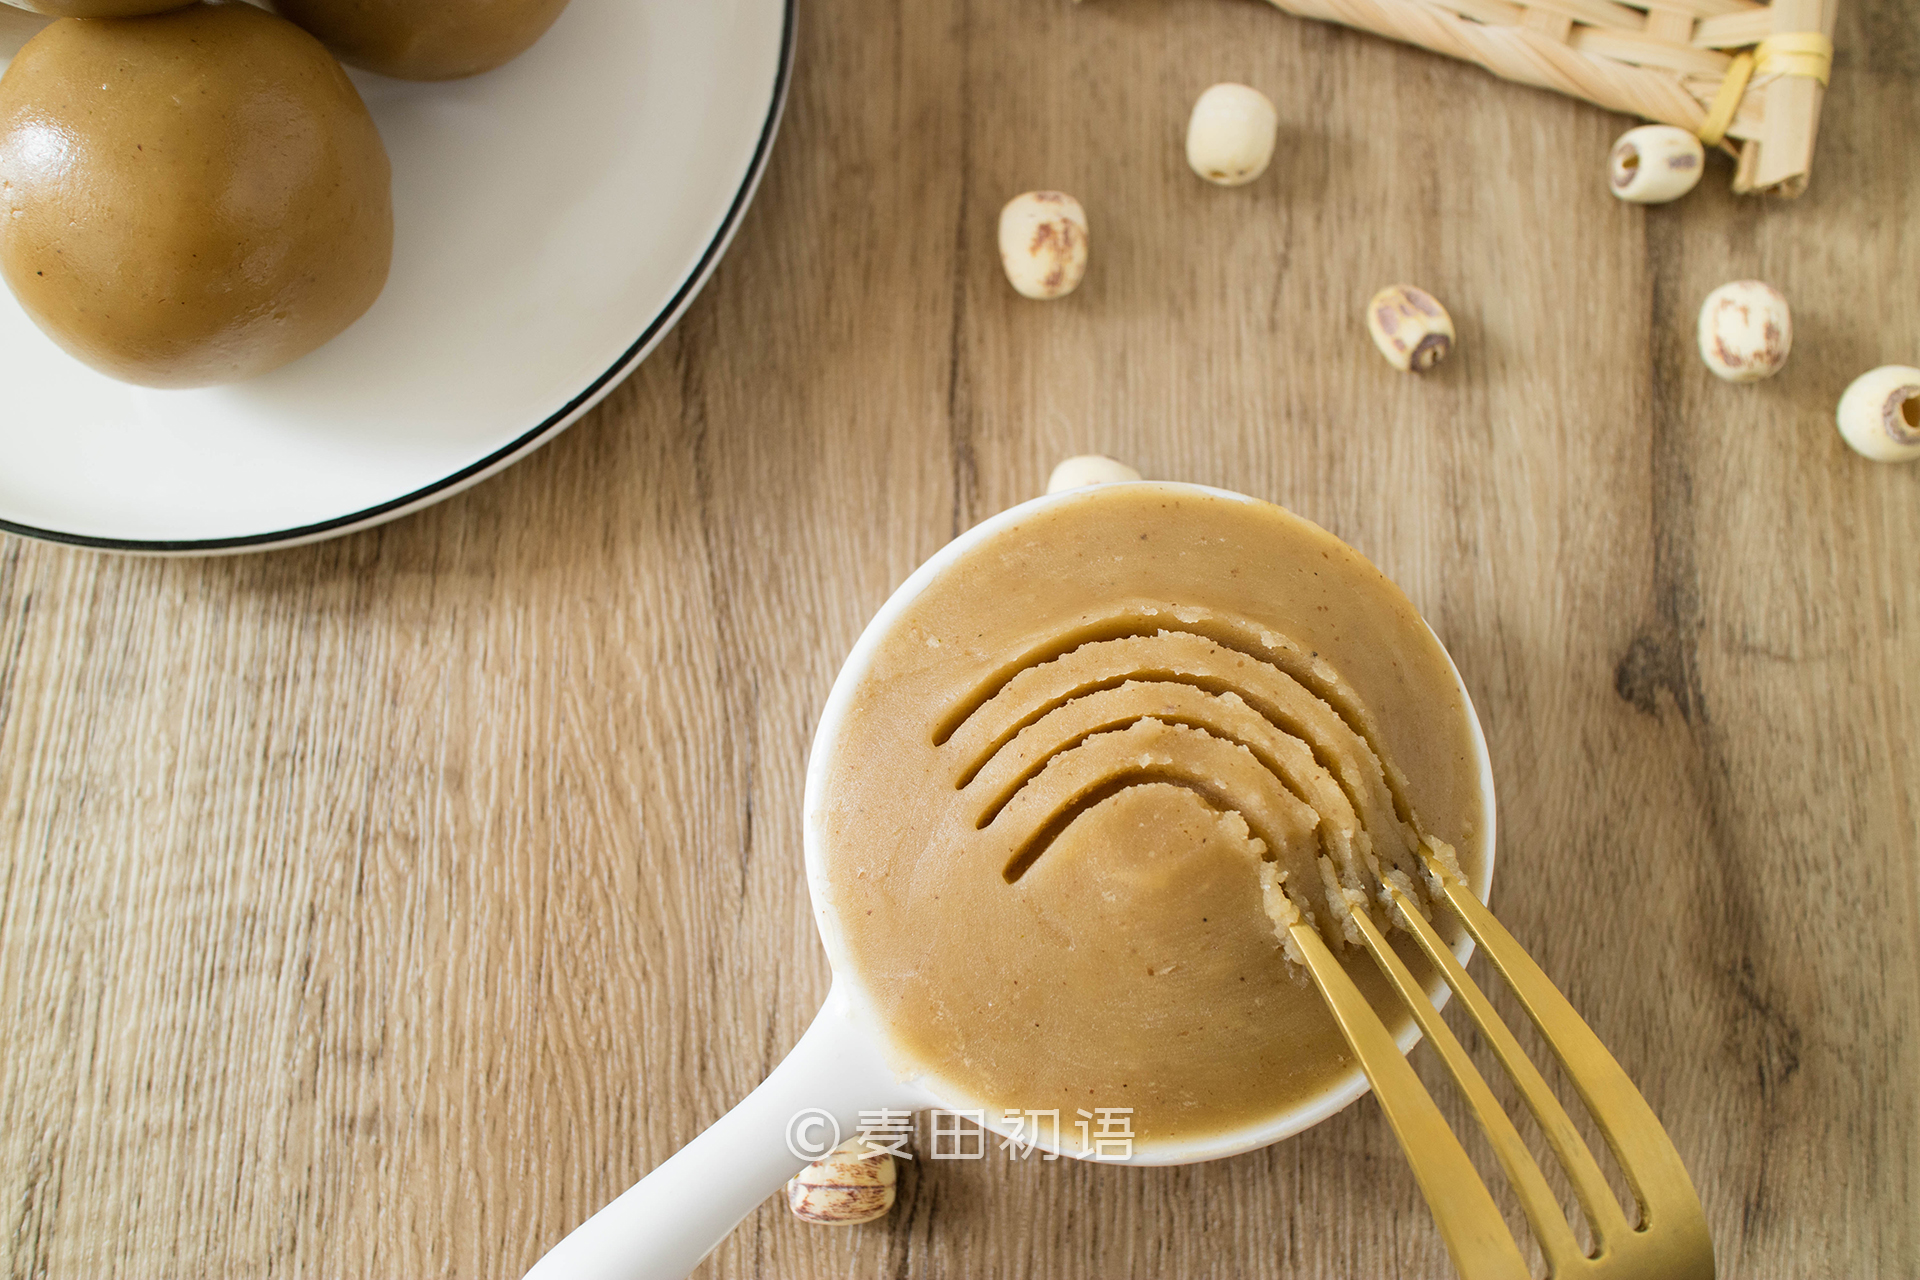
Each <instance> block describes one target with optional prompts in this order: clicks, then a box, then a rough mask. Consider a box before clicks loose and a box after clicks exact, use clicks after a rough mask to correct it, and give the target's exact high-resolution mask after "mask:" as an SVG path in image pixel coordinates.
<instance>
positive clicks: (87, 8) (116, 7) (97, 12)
mask: <svg viewBox="0 0 1920 1280" xmlns="http://www.w3.org/2000/svg"><path fill="white" fill-rule="evenodd" d="M3 2H4V3H6V4H10V5H12V6H13V7H14V8H16V9H25V10H26V11H27V12H28V13H44V14H46V15H47V16H48V17H50V18H134V17H139V16H140V15H141V14H146V13H165V12H166V11H167V10H169V9H179V8H184V7H185V6H187V5H189V4H192V3H193V0H3Z"/></svg>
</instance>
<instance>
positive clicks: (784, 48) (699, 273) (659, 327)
mask: <svg viewBox="0 0 1920 1280" xmlns="http://www.w3.org/2000/svg"><path fill="white" fill-rule="evenodd" d="M797 4H798V0H786V3H785V6H784V8H785V13H784V15H783V17H782V20H781V32H780V65H779V67H778V68H777V69H776V71H775V73H774V80H773V95H772V99H771V101H770V102H769V103H768V104H767V119H766V123H765V124H763V125H762V126H761V128H760V138H759V140H758V141H757V142H755V143H754V148H753V158H752V159H751V160H750V161H749V162H748V164H747V172H746V174H745V176H743V177H742V178H741V180H740V189H739V190H738V191H736V192H734V195H733V203H732V204H730V205H728V206H727V214H726V217H724V218H722V219H721V220H720V226H719V229H718V230H716V231H715V232H714V233H713V239H712V240H710V241H708V242H707V247H706V249H704V250H703V251H702V252H701V254H700V261H699V262H698V263H696V264H695V265H694V268H693V270H692V271H691V272H689V273H688V275H687V278H686V279H685V280H683V281H681V283H680V287H679V288H678V289H676V290H675V291H674V294H673V297H671V298H669V299H668V300H667V305H666V306H665V307H663V308H661V310H660V312H659V314H658V315H656V316H654V318H653V319H652V320H651V321H649V322H648V324H647V327H646V328H645V329H644V330H642V331H641V333H640V336H639V337H638V338H635V339H634V340H633V345H631V346H629V347H628V348H627V349H626V351H625V352H624V353H623V354H622V355H621V356H620V358H619V359H618V360H616V361H614V362H613V364H612V365H611V366H610V367H609V368H608V369H607V370H606V371H605V372H604V373H602V374H601V375H600V376H599V377H597V378H595V379H594V380H593V381H592V382H590V383H588V384H587V386H586V388H585V389H584V390H582V391H581V392H580V394H579V395H577V396H575V397H573V399H571V400H569V401H567V403H566V404H564V405H562V406H561V407H560V408H559V409H558V410H556V411H555V412H554V413H553V414H551V415H550V416H549V417H547V418H546V420H545V421H543V422H541V423H540V424H539V425H537V426H535V427H534V428H533V429H532V430H530V431H527V432H524V433H523V434H521V435H519V436H517V437H515V438H514V439H513V440H512V441H510V442H509V443H507V444H506V445H503V446H502V447H501V448H498V449H495V450H494V451H493V452H492V453H490V454H488V455H487V456H486V457H484V458H481V459H480V460H479V461H478V462H475V463H472V464H471V465H469V466H465V467H462V468H461V469H460V470H458V471H456V472H454V473H453V474H452V475H449V476H444V477H442V478H441V479H439V480H436V481H434V482H433V483H432V484H430V485H426V486H424V487H422V488H419V489H415V490H413V491H412V492H411V493H407V494H403V495H402V496H400V497H398V498H394V499H393V500H391V501H389V502H382V503H380V504H378V505H376V506H371V507H366V508H363V509H362V510H359V511H355V512H351V513H350V514H348V515H344V516H339V517H336V518H335V519H332V520H321V521H319V522H317V523H314V524H303V525H299V526H297V527H295V528H292V529H277V530H275V531H273V532H272V533H250V534H245V535H243V536H240V537H234V538H187V539H181V540H170V539H158V538H155V539H145V538H95V537H90V536H88V535H86V534H79V533H67V532H64V531H62V530H59V529H41V528H38V527H36V526H34V525H30V524H19V523H17V522H15V521H12V520H8V519H5V518H0V532H6V533H12V534H18V535H19V536H20V537H23V538H37V539H39V540H40V541H42V542H61V543H65V544H67V545H68V546H74V547H92V548H94V549H96V550H100V551H149V552H181V551H186V552H192V551H235V550H242V549H245V548H249V547H253V548H261V549H264V548H267V547H274V546H279V545H281V544H283V543H291V542H305V541H311V540H313V539H315V538H317V537H318V536H320V535H324V534H328V533H346V532H348V531H350V530H352V529H354V528H356V527H358V526H360V525H367V524H374V523H378V522H380V521H381V519H382V518H383V517H387V516H394V515H398V514H400V513H402V512H404V511H405V510H406V509H407V508H409V507H414V506H418V505H422V504H424V503H425V502H426V501H427V500H428V499H430V498H432V497H433V496H434V495H435V494H444V493H446V492H447V491H448V490H451V489H458V488H460V487H461V486H462V485H464V484H466V483H468V482H469V481H472V480H475V479H477V478H478V477H480V476H482V475H484V474H486V473H487V472H488V471H490V470H492V469H493V468H494V467H497V466H500V465H501V464H503V463H505V462H508V461H510V460H511V459H512V458H513V457H514V456H515V455H517V454H521V453H528V452H531V451H532V450H533V449H534V448H535V447H536V446H537V445H540V444H543V443H545V442H546V441H547V440H548V439H549V438H551V437H552V436H553V435H554V434H556V433H557V432H558V431H559V430H560V428H562V427H564V426H566V425H568V424H569V423H571V422H572V421H573V420H574V419H575V418H576V417H579V416H580V415H582V414H583V413H585V412H586V410H587V408H588V406H590V405H592V404H593V403H594V401H596V400H598V399H599V398H600V397H601V396H602V395H603V394H605V393H606V392H607V391H609V390H611V389H612V387H613V385H614V384H615V383H616V382H618V381H620V379H621V378H623V377H625V376H626V375H627V374H628V373H629V372H631V371H632V370H633V367H634V366H635V365H636V364H637V363H639V360H640V357H641V354H642V353H643V352H645V351H646V350H647V349H648V348H649V347H651V346H652V345H653V344H654V342H655V341H656V340H658V339H659V338H660V337H662V336H663V335H664V334H665V333H666V331H667V330H668V329H670V328H671V327H672V326H673V324H674V322H675V321H676V320H678V319H679V318H680V313H681V312H682V311H684V310H686V308H687V305H688V304H689V303H691V302H692V301H693V296H694V295H695V294H696V293H698V292H699V291H700V287H701V286H702V285H703V284H705V283H706V280H707V277H708V276H709V275H711V274H712V273H713V269H714V267H715V266H717V265H718V264H719V260H720V254H721V252H722V251H723V250H724V249H725V248H726V246H727V243H728V241H730V240H731V239H732V238H733V233H734V230H735V228H736V227H737V226H738V224H739V222H740V218H741V215H742V214H744V213H745V212H746V209H747V204H748V202H749V201H751V200H752V198H753V193H754V190H755V188H757V187H758V186H759V184H760V175H761V173H762V172H763V171H764V170H765V169H766V167H767V157H768V155H769V154H770V153H771V151H772V149H773V138H774V134H775V133H776V132H778V130H779V127H780V115H781V112H782V110H783V109H784V108H785V106H786V102H787V88H788V84H789V82H790V81H791V79H792V76H793V46H794V9H795V7H796V5H797Z"/></svg>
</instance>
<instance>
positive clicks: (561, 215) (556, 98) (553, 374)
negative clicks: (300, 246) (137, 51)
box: [0, 0, 795, 554]
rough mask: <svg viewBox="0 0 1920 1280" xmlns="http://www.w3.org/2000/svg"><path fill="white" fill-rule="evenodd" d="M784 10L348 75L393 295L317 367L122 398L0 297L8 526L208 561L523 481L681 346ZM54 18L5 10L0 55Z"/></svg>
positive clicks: (741, 200) (569, 26)
mask: <svg viewBox="0 0 1920 1280" xmlns="http://www.w3.org/2000/svg"><path fill="white" fill-rule="evenodd" d="M794 5H795V0H700V2H699V3H698V4H689V3H686V2H685V0H572V3H571V4H570V5H568V7H567V9H566V11H565V12H563V13H562V14H561V15H560V19H559V21H558V22H556V23H555V24H554V26H553V29H552V30H551V31H549V32H548V33H547V34H546V36H545V37H543V38H542V39H541V41H540V42H539V43H538V44H536V45H535V46H534V47H533V48H532V49H530V50H529V51H527V52H526V53H525V54H523V55H521V57H519V58H517V59H515V60H514V61H513V62H510V63H508V64H507V65H506V66H504V67H501V68H498V69H497V70H494V71H490V72H488V73H486V74H484V75H480V76H476V77H474V78H472V79H470V80H460V81H454V82H451V83H446V84H409V83H405V82H402V81H397V80H388V79H385V78H383V77H381V76H376V75H371V74H362V73H360V72H353V73H352V75H353V80H354V83H355V84H356V85H358V86H359V89H360V93H361V96H362V97H364V98H365V99H366V102H367V106H368V108H369V109H370V110H371V111H372V112H373V116H374V119H375V121H376V122H377V123H378V124H379V126H380V133H381V136H382V137H383V138H384V139H385V140H386V145H387V151H388V154H389V155H390V156H391V157H392V160H393V195H394V256H393V274H392V276H391V277H390V278H389V280H388V282H387V287H386V291H385V292H384V293H383V294H382V295H381V297H380V299H379V301H378V302H376V303H375V304H374V306H373V308H372V310H370V311H369V312H368V313H367V314H366V315H365V316H363V317H361V318H360V320H358V321H357V322H356V323H355V324H354V325H353V326H352V327H351V328H349V329H348V330H347V331H346V332H345V333H343V334H341V335H340V336H339V337H337V338H335V339H334V340H333V341H332V342H330V343H328V344H327V345H326V346H324V347H322V348H321V349H320V350H318V351H316V352H314V353H312V354H311V355H309V356H306V357H304V358H302V359H300V360H296V361H295V362H293V363H292V364H290V365H288V366H286V367H284V368H282V369H278V370H275V371H274V372H272V373H270V374H267V375H266V376H264V377H261V378H256V379H254V380H252V381H250V382H245V383H241V384H238V385H234V386H228V387H214V388H208V389H205V390H195V391H154V390H148V389H145V388H139V387H130V386H127V385H125V384H124V383H119V382H115V381H113V380H112V379H110V378H107V377H105V376H104V375H101V374H98V373H95V372H93V371H92V370H91V369H88V368H87V367H86V366H84V365H82V364H80V363H79V362H78V361H76V360H74V359H72V358H71V357H69V356H67V355H66V354H65V353H64V352H62V351H61V350H60V349H59V348H58V347H56V346H54V344H53V343H52V342H51V341H50V340H49V339H48V338H47V337H46V336H45V335H43V334H42V333H41V332H40V331H39V330H38V329H37V328H36V327H35V326H34V324H33V322H32V321H31V320H29V319H28V318H27V316H26V314H25V313H24V312H22V311H21V310H20V307H19V305H18V304H17V303H16V302H15V301H14V300H13V297H12V295H11V294H9V293H7V292H5V291H4V290H0V529H4V530H6V531H8V532H11V533H18V534H24V535H26V536H29V537H36V538H47V539H52V540H54V541H59V542H68V543H76V544H79V545H82V546H91V547H101V548H108V549H114V550H122V551H135V552H150V553H176V554H179V553H186V554H193V553H207V552H219V551H243V550H250V549H255V548H261V547H268V546H283V545H288V544H291V543H297V542H309V541H314V540H316V539H319V538H326V537H332V536H334V535H337V534H341V533H345V532H348V531H350V530H353V529H360V528H365V527H366V526H368V525H372V524H378V523H380V522H381V521H384V520H391V519H393V518H394V517H396V516H399V515H403V514H405V513H407V512H409V511H414V510H417V509H419V508H420V507H423V506H426V505H428V504H430V503H433V502H437V501H439V500H440V499H442V498H445V497H447V496H449V495H450V494H453V493H456V492H458V491H459V490H460V489H463V488H465V487H466V486H468V485H470V484H473V483H474V482H476V481H478V480H480V479H482V478H484V477H486V476H488V475H491V474H493V473H494V472H496V471H498V470H500V469H501V468H502V467H505V466H507V465H508V464H509V463H512V462H513V461H515V460H516V459H519V458H522V457H524V456H526V455H527V454H528V453H530V452H531V451H532V450H534V449H536V448H538V447H539V446H540V445H542V444H544V443H545V442H546V441H548V440H550V439H552V438H553V437H554V436H556V435H558V434H559V432H560V431H561V430H562V429H563V428H565V427H566V426H568V425H569V424H570V423H572V422H573V421H575V420H576V419H577V418H579V417H580V416H581V415H582V414H583V413H585V412H586V411H587V410H588V409H589V408H591V407H592V406H593V405H594V404H595V403H596V402H597V401H598V400H599V399H600V397H602V396H604V395H605V394H606V393H607V391H608V390H609V389H611V388H612V387H613V386H614V385H615V384H616V383H617V382H618V381H619V380H620V378H621V377H622V376H624V375H625V374H626V373H627V372H628V371H629V370H631V369H632V368H633V366H634V365H635V364H637V363H638V362H639V361H640V360H641V359H642V358H644V357H645V356H646V354H647V353H648V352H649V351H650V350H652V348H653V347H654V345H655V344H656V343H658V342H659V341H660V339H661V338H662V337H663V336H664V335H665V334H666V332H667V330H668V329H669V328H670V327H671V326H672V324H673V322H674V321H675V320H676V319H677V318H678V317H679V316H680V314H681V313H682V312H683V311H684V310H685V309H686V307H687V304H688V303H689V302H691V301H692V299H693V297H694V295H695V294H696V293H697V292H698V291H699V288H700V286H701V284H702V283H703V282H704V281H705V280H706V278H707V276H708V274H709V273H710V272H711V271H712V270H713V268H714V266H715V264H716V263H718V261H719V259H720V256H721V254H722V253H723V252H724V251H725V249H726V246H727V243H728V241H729V240H730V239H731V237H732V235H733V232H734V230H735V228H736V227H737V226H738V225H739V222H740V217H741V214H742V213H743V212H744V211H745V209H746V206H747V202H748V201H749V199H751V197H752V194H753V190H754V187H755V185H756V183H757V182H758V180H759V177H760V173H761V170H762V169H763V167H764V166H765V164H766V159H767V154H768V149H769V148H770V147H771V145H772V142H773V137H774V132H775V129H776V127H777V124H778V121H779V117H780V110H781V106H782V103H783V102H784V100H785V96H786V89H787V83H788V76H789V71H790V69H791V66H792V60H793V26H794ZM42 21H43V20H41V19H37V18H34V17H33V16H31V15H27V14H24V13H21V12H19V11H17V10H13V9H11V8H4V7H0V53H4V54H7V55H10V54H11V52H12V50H13V49H15V48H18V46H19V45H20V44H21V43H22V42H23V41H24V39H25V38H26V37H27V36H29V35H31V33H32V32H33V31H34V30H36V29H37V28H38V26H39V25H41V23H42Z"/></svg>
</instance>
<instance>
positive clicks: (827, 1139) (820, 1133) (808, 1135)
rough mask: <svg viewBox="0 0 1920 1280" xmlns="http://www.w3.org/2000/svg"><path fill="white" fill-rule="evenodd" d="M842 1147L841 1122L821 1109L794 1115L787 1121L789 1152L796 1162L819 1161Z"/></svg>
mask: <svg viewBox="0 0 1920 1280" xmlns="http://www.w3.org/2000/svg"><path fill="white" fill-rule="evenodd" d="M839 1145H840V1122H839V1121H838V1120H835V1119H834V1118H833V1113H832V1112H831V1111H827V1110H825V1109H823V1108H821V1107H808V1108H806V1109H805V1110H802V1111H796V1112H794V1113H793V1118H792V1119H791V1120H789V1121H787V1150H788V1151H791V1152H792V1153H793V1157H794V1159H796V1160H807V1161H813V1160H818V1159H820V1158H821V1157H822V1156H824V1155H826V1154H827V1153H828V1152H829V1151H832V1150H833V1149H834V1148H835V1147H837V1146H839Z"/></svg>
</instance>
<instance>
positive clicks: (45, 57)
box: [0, 4, 393, 387]
mask: <svg viewBox="0 0 1920 1280" xmlns="http://www.w3.org/2000/svg"><path fill="white" fill-rule="evenodd" d="M390 188H391V170H390V168H389V166H388V163H387V153H386V148H385V147H383V146H382V145H381V142H380V134H379V132H378V131H377V130H376V129H375V128H374V124H373V118H372V117H371V116H369V115H368V114H367V109H366V106H365V105H364V104H363V103H362V102H361V101H360V95H359V94H358V93H356V92H355V91H354V88H353V85H352V84H351V83H349V82H348V80H347V77H346V73H345V72H343V71H342V70H341V69H340V64H339V63H337V62H335V61H334V60H333V58H332V56H331V55H329V54H328V53H327V51H326V50H325V49H323V48H321V47H320V44H319V42H318V41H316V40H315V39H314V38H313V37H312V36H309V35H308V34H306V33H305V32H304V31H301V30H300V29H299V28H298V27H295V26H293V25H292V24H291V23H288V22H283V21H282V20H280V19H279V18H276V17H274V16H273V15H271V14H268V13H263V12H262V11H260V10H258V9H254V8H251V7H249V6H247V5H244V4H222V5H195V6H193V7H191V8H187V9H181V10H178V11H176V12H173V13H166V14H160V15H157V16H154V17H147V18H102V19H95V20H80V19H74V18H66V19H62V20H61V21H59V22H55V23H54V24H52V25H51V26H49V27H47V28H46V30H44V31H42V32H41V33H40V34H39V35H37V36H35V37H34V38H33V39H32V40H30V41H28V42H27V45H26V47H25V48H23V49H22V50H21V51H20V52H19V54H18V55H16V56H15V58H14V60H13V64H12V65H11V66H10V67H9V68H8V69H7V73H6V75H5V76H4V77H0V205H3V206H4V207H3V208H0V213H4V214H6V215H7V216H5V217H4V218H0V272H4V274H5V276H6V281H7V284H8V286H9V287H10V288H12V290H13V293H14V296H15V297H16V298H18V299H19V300H20V304H21V306H22V307H24V308H25V309H26V311H27V314H28V315H30V316H32V317H33V319H34V322H35V323H37V324H38V325H39V326H40V327H41V328H42V329H43V330H45V331H46V333H47V335H48V336H49V337H51V338H52V339H53V340H54V341H55V342H57V343H59V344H60V345H61V346H62V347H64V348H65V349H66V350H67V351H69V352H71V353H72V354H73V355H74V356H77V357H78V358H79V359H81V360H84V361H85V362H86V363H88V364H90V365H92V366H93V367H94V368H96V369H98V370H100V371H101V372H102V373H106V374H109V375H111V376H112V377H115V378H119V379H122V380H123V381H126V382H136V383H140V384H143V385H145V386H152V387H195V386H208V385H211V384H214V383H221V382H237V381H239V380H240V379H243V378H250V377H253V376H255V375H257V374H261V373H265V372H266V371H267V370H269V369H273V368H277V367H278V366H280V365H283V364H285V363H287V362H288V361H289V360H293V359H296V358H297V357H299V356H303V355H305V354H306V353H307V352H309V351H312V350H313V349H314V348H315V347H318V346H319V345H321V344H322V343H324V342H326V341H327V340H328V339H329V338H331V337H333V336H334V335H335V334H337V333H339V332H340V331H341V330H342V329H345V328H346V327H347V326H348V325H349V324H352V323H353V322H354V321H355V320H356V319H358V318H359V317H360V315H361V314H362V313H363V312H365V311H366V309H367V308H368V307H370V306H372V305H373V301H374V299H375V298H377V297H379V296H380V290H381V288H382V286H384V285H385V284H386V279H387V267H388V264H389V262H390V261H391V259H392V256H393V203H392V196H391V190H390Z"/></svg>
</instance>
